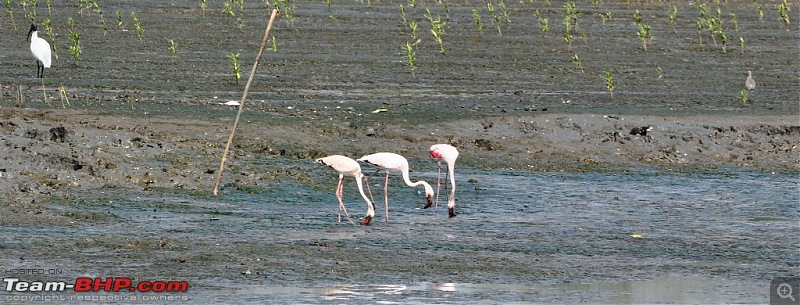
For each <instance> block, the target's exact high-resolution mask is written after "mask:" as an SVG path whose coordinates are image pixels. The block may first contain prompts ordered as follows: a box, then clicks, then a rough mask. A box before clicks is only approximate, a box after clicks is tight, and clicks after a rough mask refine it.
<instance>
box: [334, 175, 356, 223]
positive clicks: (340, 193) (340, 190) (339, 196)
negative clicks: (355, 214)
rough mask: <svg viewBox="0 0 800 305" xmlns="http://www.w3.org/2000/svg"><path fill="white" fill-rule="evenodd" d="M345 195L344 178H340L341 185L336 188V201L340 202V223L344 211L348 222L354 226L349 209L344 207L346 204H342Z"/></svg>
mask: <svg viewBox="0 0 800 305" xmlns="http://www.w3.org/2000/svg"><path fill="white" fill-rule="evenodd" d="M343 194H344V177H341V178H339V185H338V186H336V199H337V200H339V222H342V211H344V215H345V216H346V217H347V221H348V222H350V223H351V224H354V223H353V221H352V220H350V214H348V213H347V208H346V207H345V206H344V202H342V197H343Z"/></svg>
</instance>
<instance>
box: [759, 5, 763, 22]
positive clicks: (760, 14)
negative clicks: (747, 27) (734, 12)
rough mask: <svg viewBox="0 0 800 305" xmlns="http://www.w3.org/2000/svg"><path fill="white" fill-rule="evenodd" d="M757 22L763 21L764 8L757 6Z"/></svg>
mask: <svg viewBox="0 0 800 305" xmlns="http://www.w3.org/2000/svg"><path fill="white" fill-rule="evenodd" d="M758 22H764V8H763V7H761V6H760V5H759V6H758Z"/></svg>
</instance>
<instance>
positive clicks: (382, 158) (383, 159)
mask: <svg viewBox="0 0 800 305" xmlns="http://www.w3.org/2000/svg"><path fill="white" fill-rule="evenodd" d="M357 161H362V162H367V163H369V164H372V165H374V166H376V167H378V170H376V171H375V172H374V173H372V175H370V176H369V177H367V179H366V180H367V190H369V178H370V177H372V176H373V175H375V174H377V173H378V172H379V171H381V170H385V171H386V182H385V183H384V185H383V200H384V202H386V222H389V189H388V188H389V173H390V172H400V175H401V176H403V182H405V183H406V185H408V186H410V187H417V186H419V185H422V186H423V187H425V197H426V198H427V199H428V202H427V203H426V204H425V208H427V207H429V206H431V204H433V188H432V187H431V185H430V184H428V183H427V182H425V181H422V180H420V181H417V182H411V179H409V178H408V160H406V158H405V157H403V156H401V155H398V154H394V153H388V152H381V153H375V154H371V155H367V156H363V157H361V158H360V159H358V160H357ZM365 221H366V220H365Z"/></svg>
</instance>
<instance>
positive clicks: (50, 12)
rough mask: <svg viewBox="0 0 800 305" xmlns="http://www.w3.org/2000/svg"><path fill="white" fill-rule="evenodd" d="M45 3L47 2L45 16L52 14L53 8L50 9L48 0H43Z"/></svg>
mask: <svg viewBox="0 0 800 305" xmlns="http://www.w3.org/2000/svg"><path fill="white" fill-rule="evenodd" d="M45 4H47V16H50V15H52V14H53V9H52V7H51V5H50V0H47V1H45Z"/></svg>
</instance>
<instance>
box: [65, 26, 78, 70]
mask: <svg viewBox="0 0 800 305" xmlns="http://www.w3.org/2000/svg"><path fill="white" fill-rule="evenodd" d="M67 32H68V33H69V38H70V39H72V45H71V46H69V53H70V54H72V58H73V59H75V63H78V60H80V59H81V44H80V41H81V34H80V33H78V32H76V31H73V30H67Z"/></svg>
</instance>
